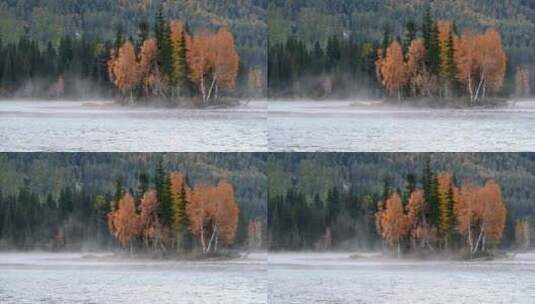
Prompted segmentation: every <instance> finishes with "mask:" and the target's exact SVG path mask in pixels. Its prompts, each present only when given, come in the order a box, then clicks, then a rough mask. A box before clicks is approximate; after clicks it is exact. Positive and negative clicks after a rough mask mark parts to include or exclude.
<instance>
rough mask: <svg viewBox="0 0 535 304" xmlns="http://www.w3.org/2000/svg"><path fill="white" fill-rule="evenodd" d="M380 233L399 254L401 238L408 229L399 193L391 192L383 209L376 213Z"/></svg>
mask: <svg viewBox="0 0 535 304" xmlns="http://www.w3.org/2000/svg"><path fill="white" fill-rule="evenodd" d="M378 221H379V225H380V227H381V230H380V233H381V236H382V237H383V239H385V240H386V241H387V242H388V244H390V246H392V247H397V252H398V255H400V254H401V244H400V242H401V240H402V239H403V238H404V237H405V236H406V234H407V231H408V229H409V221H408V219H407V217H406V216H405V214H404V212H403V204H402V203H401V197H400V196H399V194H397V193H394V194H392V195H391V196H390V197H389V198H388V199H387V200H386V202H385V205H384V210H382V211H381V213H379V215H378Z"/></svg>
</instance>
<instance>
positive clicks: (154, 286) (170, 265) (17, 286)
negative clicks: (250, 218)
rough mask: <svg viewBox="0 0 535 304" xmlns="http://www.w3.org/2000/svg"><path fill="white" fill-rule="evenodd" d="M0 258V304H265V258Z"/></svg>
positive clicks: (71, 255)
mask: <svg viewBox="0 0 535 304" xmlns="http://www.w3.org/2000/svg"><path fill="white" fill-rule="evenodd" d="M110 256H111V255H110V254H81V253H69V254H63V253H62V254H49V253H1V254H0V303H6V304H12V303H13V304H15V303H17V304H19V303H142V304H143V303H195V304H196V303H223V304H226V303H228V304H235V303H238V304H241V303H243V304H249V303H266V299H267V272H266V267H267V266H266V260H267V256H266V254H265V253H257V254H250V255H249V256H247V257H246V258H243V259H236V260H229V261H195V262H194V261H158V260H137V259H124V260H120V259H116V258H110Z"/></svg>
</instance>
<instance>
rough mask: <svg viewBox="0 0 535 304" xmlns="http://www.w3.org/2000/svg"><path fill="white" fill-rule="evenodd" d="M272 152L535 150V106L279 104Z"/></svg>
mask: <svg viewBox="0 0 535 304" xmlns="http://www.w3.org/2000/svg"><path fill="white" fill-rule="evenodd" d="M268 108H269V114H268V130H269V135H268V136H269V146H270V149H271V151H303V152H313V151H335V152H336V151H338V152H341V151H347V152H436V151H441V152H491V151H495V152H517V151H533V150H535V136H533V134H535V102H529V101H526V102H519V103H517V104H516V105H515V106H514V107H511V108H504V109H417V108H394V107H382V106H376V102H374V101H359V102H351V101H317V102H313V101H276V102H270V104H269V106H268Z"/></svg>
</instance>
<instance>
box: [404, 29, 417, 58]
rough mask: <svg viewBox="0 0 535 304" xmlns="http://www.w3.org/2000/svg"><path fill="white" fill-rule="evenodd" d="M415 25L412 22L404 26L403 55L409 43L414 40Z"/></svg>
mask: <svg viewBox="0 0 535 304" xmlns="http://www.w3.org/2000/svg"><path fill="white" fill-rule="evenodd" d="M416 31H417V29H416V23H414V22H413V21H409V22H407V25H406V26H405V39H404V40H403V54H407V51H408V50H409V47H410V45H411V43H412V42H413V41H414V40H415V39H416Z"/></svg>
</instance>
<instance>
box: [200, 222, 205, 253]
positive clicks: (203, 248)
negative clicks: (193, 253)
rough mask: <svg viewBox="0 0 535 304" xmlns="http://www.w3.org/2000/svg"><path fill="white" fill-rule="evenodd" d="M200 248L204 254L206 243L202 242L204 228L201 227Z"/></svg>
mask: <svg viewBox="0 0 535 304" xmlns="http://www.w3.org/2000/svg"><path fill="white" fill-rule="evenodd" d="M201 248H202V253H203V254H205V253H206V241H205V240H204V226H203V227H201Z"/></svg>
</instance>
